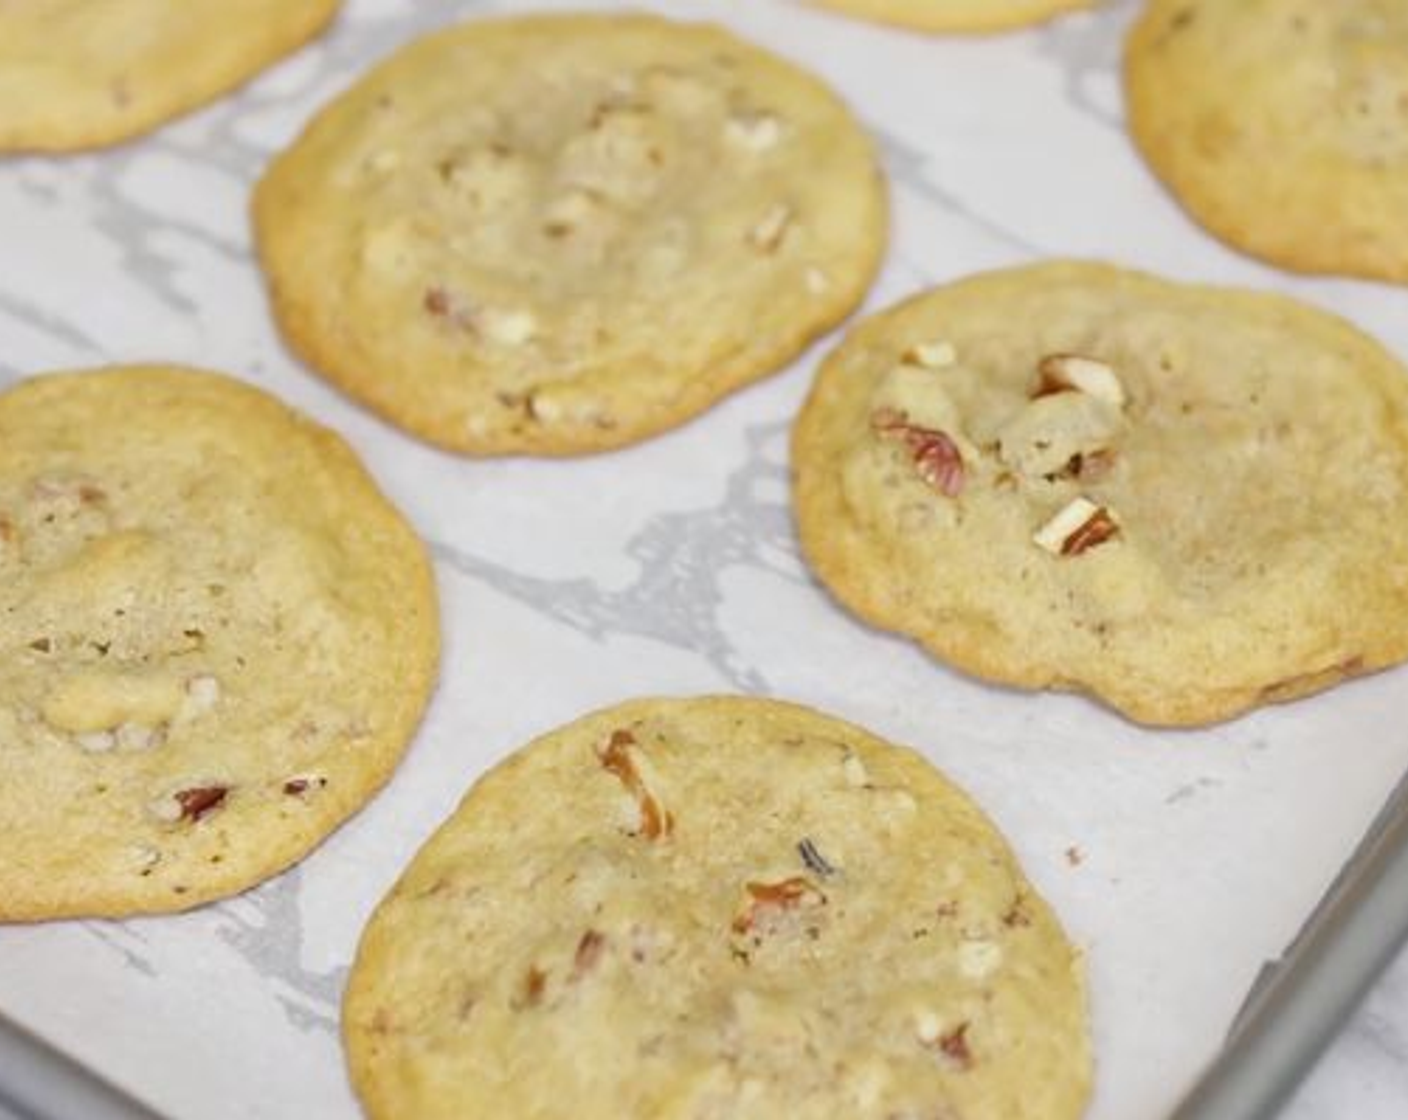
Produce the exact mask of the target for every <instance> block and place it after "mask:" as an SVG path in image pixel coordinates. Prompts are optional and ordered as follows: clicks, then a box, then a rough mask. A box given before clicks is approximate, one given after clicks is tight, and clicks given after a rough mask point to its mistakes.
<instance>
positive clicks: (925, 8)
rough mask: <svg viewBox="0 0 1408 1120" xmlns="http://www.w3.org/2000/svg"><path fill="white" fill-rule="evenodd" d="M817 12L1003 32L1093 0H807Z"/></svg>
mask: <svg viewBox="0 0 1408 1120" xmlns="http://www.w3.org/2000/svg"><path fill="white" fill-rule="evenodd" d="M810 2H811V3H812V4H815V5H816V6H817V7H820V8H830V9H831V10H833V11H837V12H844V13H845V14H847V15H853V16H859V17H861V18H862V19H870V20H876V21H877V22H879V23H892V24H896V25H897V26H899V27H910V28H914V29H915V30H917V31H1006V30H1008V29H1010V28H1014V27H1025V26H1026V25H1028V24H1032V23H1042V22H1044V21H1045V20H1048V19H1051V18H1052V17H1053V16H1057V15H1060V14H1061V13H1063V12H1073V11H1078V10H1080V9H1083V8H1089V7H1090V6H1091V4H1092V3H1093V2H1094V0H810Z"/></svg>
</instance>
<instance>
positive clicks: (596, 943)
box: [572, 929, 606, 980]
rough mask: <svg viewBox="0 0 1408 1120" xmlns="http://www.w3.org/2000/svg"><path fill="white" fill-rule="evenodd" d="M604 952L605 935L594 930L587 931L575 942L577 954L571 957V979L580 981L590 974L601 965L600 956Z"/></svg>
mask: <svg viewBox="0 0 1408 1120" xmlns="http://www.w3.org/2000/svg"><path fill="white" fill-rule="evenodd" d="M605 952H606V934H604V933H601V932H599V931H597V930H594V929H589V930H587V932H586V933H584V934H582V939H581V940H580V941H578V942H577V952H576V953H575V954H573V957H572V978H573V979H574V980H580V979H581V978H582V977H583V976H585V975H586V974H587V973H589V972H591V970H592V969H594V968H596V966H597V965H598V964H600V963H601V958H602V954H603V953H605Z"/></svg>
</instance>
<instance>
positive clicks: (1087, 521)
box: [1032, 498, 1120, 556]
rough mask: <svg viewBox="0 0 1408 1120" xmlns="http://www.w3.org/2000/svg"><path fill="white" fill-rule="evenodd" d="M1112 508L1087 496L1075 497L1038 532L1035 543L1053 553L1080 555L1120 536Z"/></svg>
mask: <svg viewBox="0 0 1408 1120" xmlns="http://www.w3.org/2000/svg"><path fill="white" fill-rule="evenodd" d="M1119 533H1120V526H1119V522H1117V521H1116V520H1115V519H1114V517H1113V516H1112V515H1111V513H1110V511H1109V510H1108V509H1106V508H1105V507H1104V506H1097V505H1096V504H1095V503H1094V502H1092V501H1090V499H1088V498H1076V499H1075V500H1074V501H1072V502H1070V503H1069V504H1068V505H1066V506H1065V508H1063V509H1062V510H1061V511H1060V512H1059V513H1058V514H1056V516H1055V517H1053V518H1052V519H1051V520H1050V521H1048V522H1047V523H1046V524H1045V525H1043V526H1042V527H1041V528H1040V529H1038V530H1037V531H1036V534H1035V536H1034V537H1033V538H1032V539H1033V540H1034V541H1035V542H1036V544H1037V545H1038V546H1039V547H1041V548H1044V549H1045V550H1046V551H1047V552H1049V553H1051V554H1052V555H1053V556H1079V555H1080V554H1081V553H1082V552H1086V551H1088V550H1089V549H1092V548H1094V547H1096V546H1097V545H1101V544H1104V543H1105V542H1106V541H1108V540H1112V539H1113V538H1115V537H1117V536H1119Z"/></svg>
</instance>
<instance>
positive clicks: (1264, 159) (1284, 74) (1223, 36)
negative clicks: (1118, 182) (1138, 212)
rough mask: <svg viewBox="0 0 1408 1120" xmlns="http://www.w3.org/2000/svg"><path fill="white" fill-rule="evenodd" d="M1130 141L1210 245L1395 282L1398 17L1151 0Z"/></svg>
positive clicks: (1407, 31) (1405, 268)
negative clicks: (1210, 237)
mask: <svg viewBox="0 0 1408 1120" xmlns="http://www.w3.org/2000/svg"><path fill="white" fill-rule="evenodd" d="M1125 90H1126V100H1127V104H1128V110H1129V122H1130V131H1131V133H1132V134H1133V136H1134V138H1135V140H1136V141H1137V143H1138V145H1139V147H1140V148H1141V149H1142V151H1143V153H1144V155H1145V157H1146V158H1147V159H1148V161H1149V164H1150V166H1151V167H1152V168H1153V170H1154V171H1155V173H1156V174H1157V175H1158V176H1159V177H1160V178H1161V179H1162V180H1163V181H1164V182H1165V183H1166V184H1167V185H1168V187H1169V188H1170V189H1171V190H1172V191H1173V193H1174V195H1175V196H1177V198H1178V200H1179V201H1180V202H1181V203H1182V204H1183V205H1184V206H1185V207H1186V208H1187V209H1188V211H1189V213H1190V214H1191V215H1192V216H1193V217H1194V218H1195V219H1196V220H1197V221H1199V222H1201V223H1202V224H1203V225H1204V226H1206V227H1207V228H1208V229H1209V230H1210V231H1211V232H1212V233H1214V234H1216V235H1217V236H1218V237H1221V238H1223V239H1224V240H1226V241H1227V242H1229V243H1231V244H1232V245H1234V246H1236V247H1237V248H1239V249H1242V250H1244V251H1246V252H1248V253H1252V254H1253V255H1255V256H1258V257H1261V258H1262V259H1264V260H1267V261H1270V262H1272V263H1273V264H1277V265H1281V266H1282V267H1285V268H1293V269H1298V270H1301V271H1306V272H1329V273H1343V274H1347V275H1352V276H1364V277H1370V278H1375V279H1382V280H1392V281H1397V282H1399V283H1408V5H1405V4H1404V3H1402V0H1339V2H1337V3H1333V4H1326V3H1323V2H1321V0H1154V2H1152V3H1150V4H1149V5H1148V6H1147V7H1146V8H1145V9H1144V11H1143V13H1142V15H1141V16H1140V19H1139V21H1138V22H1137V23H1136V24H1135V26H1134V29H1133V31H1132V32H1131V34H1130V37H1129V42H1128V45H1127V48H1126V52H1125Z"/></svg>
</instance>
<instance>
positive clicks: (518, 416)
mask: <svg viewBox="0 0 1408 1120" xmlns="http://www.w3.org/2000/svg"><path fill="white" fill-rule="evenodd" d="M254 211H255V220H256V226H257V231H258V241H259V251H260V255H261V257H262V260H263V263H264V267H265V270H266V272H267V274H268V278H269V283H270V287H271V291H272V298H273V304H274V310H275V312H276V313H277V316H278V320H279V323H280V324H281V326H282V327H283V330H284V334H285V336H286V337H287V339H288V341H289V343H290V344H291V345H292V347H293V348H294V349H295V350H296V351H297V352H298V353H299V354H300V355H301V356H302V357H303V358H304V359H305V360H306V361H307V362H308V364H310V365H311V366H312V367H313V368H314V369H316V370H317V371H319V372H320V373H322V374H323V375H324V376H326V377H327V378H329V379H330V380H331V381H333V382H334V383H336V384H337V385H339V386H340V387H342V388H343V389H345V390H346V391H347V392H348V393H349V394H351V395H352V396H354V397H356V398H357V399H358V400H360V401H362V402H363V403H365V404H367V405H369V406H370V407H371V408H373V409H375V410H376V411H378V412H380V413H381V414H382V415H383V416H385V417H387V418H389V419H391V420H392V421H394V422H395V423H397V424H400V425H401V426H403V427H405V428H406V429H408V430H409V431H411V432H413V433H415V434H417V435H419V436H422V437H424V438H425V439H428V440H431V441H433V442H435V443H437V444H440V445H442V446H444V447H446V448H449V449H452V450H456V451H461V452H468V453H472V454H507V453H515V452H527V453H532V454H543V455H558V454H570V453H578V452H585V451H595V450H601V449H604V448H609V447H615V446H619V445H621V444H626V443H631V442H633V441H636V440H640V439H642V438H644V437H646V436H649V435H652V434H654V433H657V432H660V431H663V430H664V429H666V428H670V427H672V426H674V425H677V424H679V423H681V422H683V421H684V420H686V419H687V418H689V417H691V416H693V415H695V414H696V413H698V412H700V411H701V410H703V409H704V408H706V407H708V406H709V405H710V404H711V403H713V402H714V401H715V400H717V399H718V398H719V397H721V396H723V395H724V394H726V393H728V392H730V391H731V390H734V389H736V388H738V387H739V386H741V385H743V384H745V383H747V382H750V381H753V380H756V379H757V378H760V377H763V376H765V375H767V374H770V373H773V372H775V371H776V370H777V369H779V368H780V367H782V366H784V365H786V364H787V363H788V362H789V361H790V360H791V359H792V358H793V357H794V356H795V355H796V354H797V353H798V352H799V351H800V350H801V349H802V348H803V347H804V346H805V345H806V344H807V343H808V342H809V341H810V340H811V339H812V338H814V337H815V336H816V335H818V334H820V333H822V332H824V331H826V330H827V329H828V328H830V327H831V326H832V325H834V324H835V323H836V322H838V321H839V320H840V319H842V318H843V317H844V316H845V315H846V314H847V313H848V312H849V311H850V310H851V309H852V308H853V307H854V306H855V305H856V303H857V302H858V301H859V300H860V298H861V296H862V294H863V293H864V291H865V290H866V288H867V286H868V285H869V283H870V281H871V278H872V276H873V274H874V272H875V270H876V267H877V265H878V262H879V259H880V254H881V251H882V247H883V243H884V238H885V222H886V202H885V193H884V189H883V184H882V182H881V179H880V173H879V170H878V167H877V164H876V160H875V155H874V152H873V150H872V145H871V143H870V141H869V140H868V138H867V137H866V136H865V134H864V133H863V132H862V131H861V129H860V128H859V126H858V125H857V124H856V122H855V120H854V119H853V118H852V117H851V115H850V113H849V112H848V111H847V110H846V108H845V106H844V105H843V104H842V103H841V102H840V101H839V100H838V99H837V97H836V96H835V95H834V94H833V93H832V92H831V91H830V90H828V89H827V88H826V87H825V86H824V85H822V84H821V83H820V82H819V81H818V80H817V79H815V78H813V77H811V76H810V75H808V74H805V73H803V72H802V71H800V70H798V69H796V68H795V67H793V66H791V65H790V64H788V63H785V62H783V61H782V60H780V59H778V58H776V57H774V56H772V55H770V54H767V53H765V52H764V51H762V50H760V49H758V48H757V47H754V46H751V45H749V44H747V43H745V42H742V41H740V40H739V39H737V38H735V37H734V36H732V35H731V34H729V33H728V32H726V31H724V30H722V29H721V28H717V27H712V26H707V25H690V24H682V23H675V22H671V21H669V20H665V19H661V18H658V17H654V16H646V15H620V14H615V15H602V14H598V15H536V16H526V17H522V18H510V19H495V20H480V21H475V22H471V23H467V24H463V25H460V26H456V27H452V28H450V29H449V30H446V31H443V32H440V33H438V34H435V35H431V36H430V37H428V38H424V39H421V40H420V41H418V42H416V43H413V44H412V45H411V46H409V47H406V48H405V49H403V50H401V51H400V52H399V53H397V54H396V55H394V56H393V57H392V58H391V60H390V61H388V62H386V63H385V64H383V65H382V66H380V67H379V68H378V69H376V70H374V71H373V72H372V73H371V74H370V75H369V76H367V77H366V78H364V79H363V80H362V81H361V82H359V83H358V84H357V85H356V86H354V87H353V88H352V89H351V90H350V91H348V92H347V93H345V94H344V95H343V96H342V97H341V98H339V99H338V100H336V101H335V102H333V104H331V105H330V106H329V107H328V108H326V109H325V110H324V111H323V112H322V113H321V114H320V115H319V116H318V117H317V118H316V119H315V120H314V121H313V123H312V125H311V126H310V127H309V128H308V130H307V131H306V132H305V133H304V135H303V136H302V138H301V139H299V140H298V141H297V143H296V144H295V145H294V146H293V147H292V148H291V149H290V150H289V151H287V152H285V153H284V154H282V155H281V156H279V157H278V159H276V160H275V161H274V163H273V165H272V167H271V168H270V170H269V171H268V173H267V175H266V176H265V177H264V179H263V181H262V182H261V183H260V184H259V188H258V192H257V195H256V198H255V207H254Z"/></svg>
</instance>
